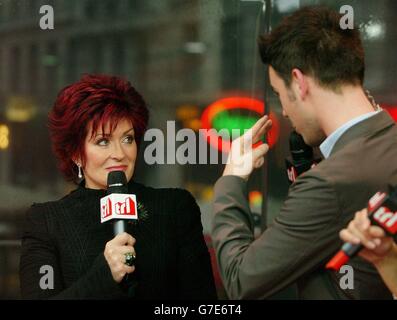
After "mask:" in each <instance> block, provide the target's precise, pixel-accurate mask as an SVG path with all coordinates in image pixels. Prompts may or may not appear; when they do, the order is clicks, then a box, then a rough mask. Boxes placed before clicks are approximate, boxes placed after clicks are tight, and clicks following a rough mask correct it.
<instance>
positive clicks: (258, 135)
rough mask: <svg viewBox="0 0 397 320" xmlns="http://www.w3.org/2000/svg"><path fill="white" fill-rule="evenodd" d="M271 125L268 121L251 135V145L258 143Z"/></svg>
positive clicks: (270, 121)
mask: <svg viewBox="0 0 397 320" xmlns="http://www.w3.org/2000/svg"><path fill="white" fill-rule="evenodd" d="M272 124H273V123H272V120H270V119H268V120H267V121H266V122H265V123H264V124H263V126H262V127H261V128H260V129H259V130H258V131H257V132H256V133H253V135H254V137H253V138H252V143H253V144H255V143H257V142H258V141H260V140H261V139H262V137H263V136H264V135H265V134H266V133H267V132H268V131H269V130H270V128H271V127H272Z"/></svg>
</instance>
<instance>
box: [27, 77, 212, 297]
mask: <svg viewBox="0 0 397 320" xmlns="http://www.w3.org/2000/svg"><path fill="white" fill-rule="evenodd" d="M147 123H148V109H147V107H146V104H145V102H144V100H143V99H142V97H141V95H140V94H139V93H138V92H137V91H136V90H135V89H134V88H133V87H132V86H131V84H130V83H129V82H127V81H125V80H122V79H120V78H117V77H112V76H106V75H86V76H84V77H83V78H82V79H81V80H80V81H78V82H76V83H74V84H72V85H70V86H68V87H66V88H64V89H63V90H62V91H61V92H60V93H59V95H58V97H57V99H56V102H55V104H54V106H53V108H52V110H51V112H50V114H49V130H50V135H51V140H52V145H53V151H54V153H55V156H56V158H57V159H58V163H59V168H60V170H61V172H62V173H63V175H64V176H65V178H66V179H67V180H69V181H73V182H75V183H76V184H78V187H77V188H76V189H75V190H74V191H72V192H71V193H69V194H68V195H66V196H65V197H63V198H62V199H60V200H57V201H52V202H47V203H43V204H33V205H32V207H31V208H30V209H29V210H28V212H27V215H26V222H25V225H24V229H23V236H22V254H21V261H20V280H21V290H22V297H23V298H29V299H41V298H55V299H119V298H120V299H123V298H136V299H170V298H171V299H214V298H216V293H215V286H214V282H213V276H212V269H211V262H210V256H209V253H208V249H207V247H206V244H205V241H204V237H203V233H202V225H201V220H200V215H201V214H200V209H199V207H198V206H197V204H196V202H195V200H194V198H193V197H192V196H191V195H190V193H189V192H187V191H185V190H182V189H154V188H150V187H146V186H143V185H142V184H139V183H137V182H135V181H134V180H133V174H134V169H135V162H136V158H137V151H138V147H139V144H140V142H141V140H142V137H143V135H144V132H145V130H146V127H147ZM115 170H117V171H123V172H124V173H125V175H126V178H127V181H128V192H129V193H131V194H135V195H136V198H137V201H138V203H139V204H140V205H139V208H138V215H139V216H140V219H139V220H138V222H137V223H135V224H127V227H126V232H124V233H121V234H119V235H117V236H114V235H113V229H112V225H111V224H110V223H103V224H102V223H101V222H100V199H101V198H102V197H104V196H106V188H107V176H108V174H109V172H111V171H115ZM131 256H132V257H134V258H135V257H136V259H135V263H134V264H131V263H128V261H127V257H128V258H131ZM43 267H44V269H43ZM126 279H128V280H127V281H126Z"/></svg>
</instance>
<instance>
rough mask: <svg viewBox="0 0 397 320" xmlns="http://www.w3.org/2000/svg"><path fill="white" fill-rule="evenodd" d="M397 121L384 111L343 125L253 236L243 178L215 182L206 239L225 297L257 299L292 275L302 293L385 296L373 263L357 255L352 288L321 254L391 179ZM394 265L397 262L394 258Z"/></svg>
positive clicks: (396, 167) (396, 168) (396, 172)
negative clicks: (327, 154) (209, 238)
mask: <svg viewBox="0 0 397 320" xmlns="http://www.w3.org/2000/svg"><path fill="white" fill-rule="evenodd" d="M396 159H397V126H396V125H395V123H394V121H393V119H392V118H391V117H390V116H389V115H388V114H387V113H386V112H384V111H382V112H380V113H378V114H376V115H375V116H373V117H371V118H369V119H367V120H365V121H363V122H361V123H358V124H356V125H355V126H353V127H352V128H350V129H349V130H347V131H346V132H345V133H344V134H343V135H342V136H341V137H340V139H339V140H338V141H337V143H336V144H335V146H334V148H333V150H332V153H331V155H330V157H329V158H328V159H326V160H324V161H322V162H321V163H320V164H319V165H317V166H316V167H315V168H313V169H311V170H310V171H308V172H306V173H305V174H304V175H302V176H300V177H299V178H298V179H297V181H296V182H295V183H294V184H293V185H292V186H291V187H290V190H289V193H288V197H287V199H286V201H285V203H284V205H283V207H282V209H281V212H280V213H279V214H278V216H277V217H276V218H275V220H274V221H273V224H272V225H271V226H270V227H268V228H267V229H266V230H265V231H264V232H263V233H262V235H261V236H260V237H259V238H257V239H255V238H254V233H253V221H252V217H251V213H250V208H249V204H248V202H247V185H246V182H245V181H244V180H243V179H241V178H239V177H236V176H224V177H221V178H220V179H219V180H218V181H217V183H216V185H215V196H214V203H213V217H212V218H213V221H212V240H213V244H214V247H215V250H216V256H217V261H218V265H219V268H220V273H221V276H222V279H223V282H224V285H225V288H226V291H227V293H228V295H229V297H230V298H233V299H263V298H267V297H269V296H271V295H273V294H274V293H276V292H278V291H279V290H281V289H283V288H285V287H287V286H289V285H290V284H292V283H294V282H296V283H297V286H298V293H299V298H301V299H349V298H350V299H388V298H391V294H390V292H389V291H388V290H387V288H386V287H385V285H384V284H383V282H382V280H381V278H380V277H379V275H378V274H377V272H376V270H375V268H373V267H372V266H371V265H370V264H369V263H367V262H365V261H364V260H363V259H361V258H359V257H356V258H353V259H351V260H350V261H349V265H350V266H351V267H352V268H353V269H352V270H353V274H354V282H353V286H354V288H353V289H351V290H350V289H342V288H341V286H340V283H341V282H344V280H345V279H344V278H343V277H344V275H345V274H344V273H339V272H332V271H328V270H326V269H325V268H324V266H325V264H326V262H327V261H328V260H329V259H330V258H331V257H332V256H333V254H334V253H335V252H336V251H338V249H339V248H340V246H341V244H342V242H341V240H340V239H339V231H340V230H341V229H342V228H344V227H346V226H347V224H348V222H349V221H350V220H351V219H352V218H353V216H354V214H355V212H356V211H357V210H360V209H362V208H364V207H365V206H366V205H367V203H368V200H369V198H370V197H371V196H372V195H374V194H375V193H376V192H377V191H388V184H389V183H392V184H394V185H395V184H397V161H396ZM396 267H397V266H396Z"/></svg>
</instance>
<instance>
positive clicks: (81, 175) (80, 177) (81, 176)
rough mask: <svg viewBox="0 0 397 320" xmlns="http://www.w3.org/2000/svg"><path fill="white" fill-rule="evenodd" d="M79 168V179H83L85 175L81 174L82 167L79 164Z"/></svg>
mask: <svg viewBox="0 0 397 320" xmlns="http://www.w3.org/2000/svg"><path fill="white" fill-rule="evenodd" d="M77 167H78V168H79V174H78V177H79V179H82V178H83V173H82V172H81V165H79V164H78V165H77Z"/></svg>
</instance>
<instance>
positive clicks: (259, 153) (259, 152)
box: [252, 143, 269, 163]
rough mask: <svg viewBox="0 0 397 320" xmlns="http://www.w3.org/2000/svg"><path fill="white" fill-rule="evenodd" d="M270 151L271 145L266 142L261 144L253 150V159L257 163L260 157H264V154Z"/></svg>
mask: <svg viewBox="0 0 397 320" xmlns="http://www.w3.org/2000/svg"><path fill="white" fill-rule="evenodd" d="M268 151H269V146H268V145H267V144H266V143H264V144H261V145H260V146H258V147H256V148H255V149H254V151H253V152H252V161H253V162H254V163H256V161H257V160H258V159H260V158H263V156H264V155H265V154H266V153H267V152H268Z"/></svg>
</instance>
